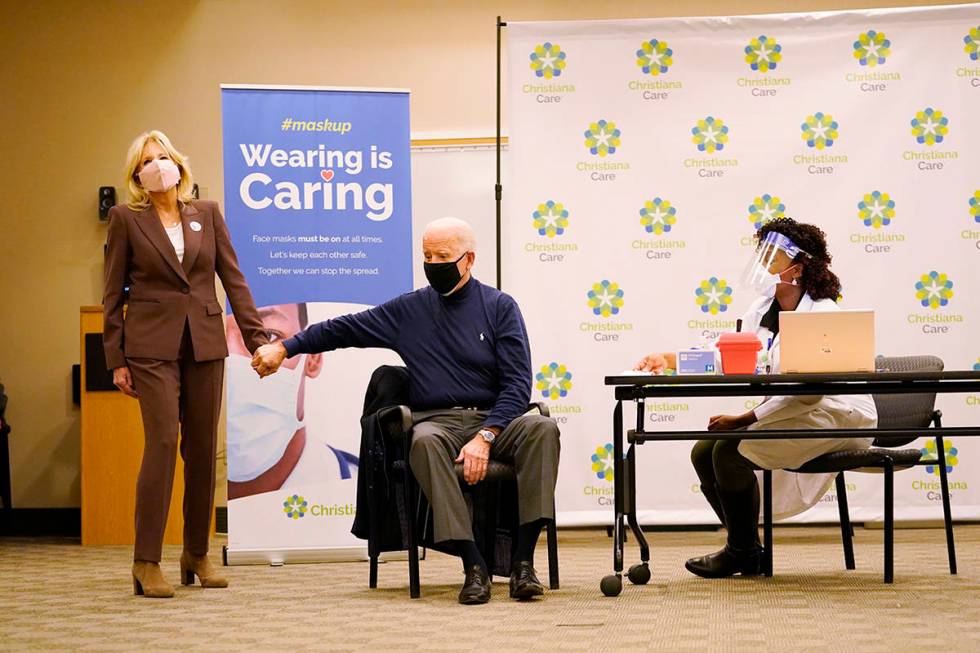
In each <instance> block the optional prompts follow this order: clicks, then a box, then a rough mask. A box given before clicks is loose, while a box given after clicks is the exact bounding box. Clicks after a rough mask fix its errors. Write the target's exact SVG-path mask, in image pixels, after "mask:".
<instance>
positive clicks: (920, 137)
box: [912, 107, 949, 147]
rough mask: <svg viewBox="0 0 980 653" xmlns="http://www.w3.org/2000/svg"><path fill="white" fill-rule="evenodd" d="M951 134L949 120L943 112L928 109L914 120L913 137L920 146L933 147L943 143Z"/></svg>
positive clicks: (920, 112)
mask: <svg viewBox="0 0 980 653" xmlns="http://www.w3.org/2000/svg"><path fill="white" fill-rule="evenodd" d="M947 133H949V118H947V117H946V116H944V115H943V112H942V111H939V110H937V109H933V108H932V107H927V108H925V109H923V110H922V111H919V112H918V113H916V114H915V117H914V118H912V136H914V137H915V142H916V143H918V144H920V145H928V146H929V147H932V146H933V145H936V144H937V143H942V142H943V139H944V138H945V137H946V134H947Z"/></svg>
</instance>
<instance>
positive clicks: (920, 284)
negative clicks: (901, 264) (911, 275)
mask: <svg viewBox="0 0 980 653" xmlns="http://www.w3.org/2000/svg"><path fill="white" fill-rule="evenodd" d="M952 296H953V282H952V281H950V279H949V278H948V277H947V276H946V275H945V274H940V273H938V272H936V271H935V270H933V271H932V272H930V273H929V274H923V275H922V276H921V277H920V278H919V280H918V281H916V282H915V298H916V299H918V300H919V302H920V303H921V304H922V305H923V306H925V307H926V308H932V309H937V308H940V307H942V306H945V305H946V304H948V303H949V300H950V298H951V297H952Z"/></svg>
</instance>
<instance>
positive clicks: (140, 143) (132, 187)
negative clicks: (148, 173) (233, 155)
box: [126, 129, 194, 211]
mask: <svg viewBox="0 0 980 653" xmlns="http://www.w3.org/2000/svg"><path fill="white" fill-rule="evenodd" d="M151 140H153V141H156V142H157V143H158V144H159V145H160V147H162V148H163V149H165V150H166V151H167V155H168V156H169V157H170V160H171V161H173V162H174V163H175V164H177V168H178V169H179V170H180V181H179V182H177V201H179V202H181V203H183V204H187V203H188V202H190V201H191V200H192V199H194V195H193V192H194V175H193V174H192V173H191V168H190V165H188V163H187V157H186V156H184V155H183V154H181V153H180V152H178V151H177V149H176V148H175V147H174V146H173V144H172V143H171V142H170V139H169V138H167V135H166V134H164V133H163V132H162V131H160V130H158V129H154V130H151V131H148V132H144V133H142V134H140V135H139V136H137V137H136V138H135V139H133V143H132V145H130V146H129V152H128V153H127V154H126V190H128V191H129V201H128V202H126V205H127V206H128V207H129V208H131V209H133V210H134V211H142V210H143V209H145V208H146V207H148V206H149V205H150V194H149V193H148V192H147V191H146V189H145V188H143V187H142V186H141V185H140V183H139V178H138V177H137V176H136V174H137V172H138V171H139V169H140V167H141V164H142V163H143V159H142V157H143V148H144V147H146V144H147V142H149V141H151Z"/></svg>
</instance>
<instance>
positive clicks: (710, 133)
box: [691, 116, 728, 153]
mask: <svg viewBox="0 0 980 653" xmlns="http://www.w3.org/2000/svg"><path fill="white" fill-rule="evenodd" d="M691 133H692V134H694V137H693V138H692V139H691V141H693V142H694V144H695V145H697V146H698V150H700V151H701V152H709V153H710V152H715V151H721V150H723V149H725V143H727V142H728V125H726V124H725V123H724V122H723V121H721V120H719V119H718V118H712V117H711V116H708V117H707V118H705V119H704V120H699V121H698V124H696V125H694V127H692V128H691Z"/></svg>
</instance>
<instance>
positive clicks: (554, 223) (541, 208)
mask: <svg viewBox="0 0 980 653" xmlns="http://www.w3.org/2000/svg"><path fill="white" fill-rule="evenodd" d="M531 216H532V217H533V218H534V228H535V229H537V230H538V235H539V236H547V237H548V238H554V237H555V236H561V235H562V234H564V233H565V227H567V226H568V210H567V209H566V208H565V205H564V204H562V203H560V202H555V201H554V200H548V201H547V202H545V203H543V204H538V208H537V209H535V211H534V213H532V214H531Z"/></svg>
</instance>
